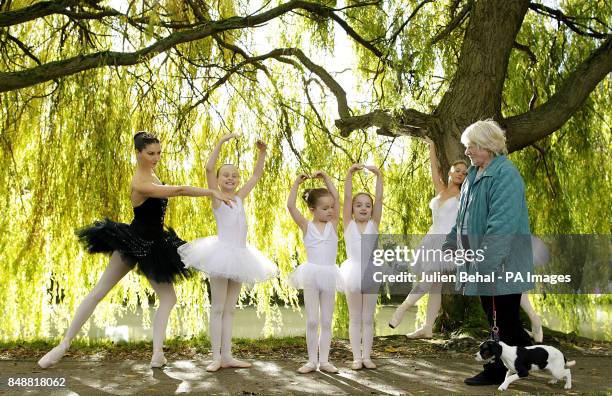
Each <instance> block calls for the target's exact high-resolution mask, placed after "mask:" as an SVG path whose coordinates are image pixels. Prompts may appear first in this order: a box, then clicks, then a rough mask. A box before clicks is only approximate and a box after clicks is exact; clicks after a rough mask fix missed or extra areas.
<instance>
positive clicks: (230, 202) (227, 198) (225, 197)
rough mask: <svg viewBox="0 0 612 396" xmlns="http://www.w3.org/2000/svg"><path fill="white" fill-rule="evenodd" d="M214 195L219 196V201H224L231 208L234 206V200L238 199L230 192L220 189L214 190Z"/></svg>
mask: <svg viewBox="0 0 612 396" xmlns="http://www.w3.org/2000/svg"><path fill="white" fill-rule="evenodd" d="M213 197H215V198H217V199H218V200H219V201H221V202H223V203H224V204H226V205H227V206H229V207H230V208H233V207H234V202H235V201H236V200H235V199H234V198H232V197H231V196H230V195H229V194H227V193H224V192H221V191H219V190H213Z"/></svg>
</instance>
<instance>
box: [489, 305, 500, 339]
mask: <svg viewBox="0 0 612 396" xmlns="http://www.w3.org/2000/svg"><path fill="white" fill-rule="evenodd" d="M492 299H493V327H492V328H491V336H492V338H493V341H495V342H499V327H497V310H496V309H495V296H492Z"/></svg>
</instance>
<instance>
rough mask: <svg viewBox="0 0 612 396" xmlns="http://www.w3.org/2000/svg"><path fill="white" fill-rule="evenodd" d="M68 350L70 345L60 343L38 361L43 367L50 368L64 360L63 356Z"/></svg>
mask: <svg viewBox="0 0 612 396" xmlns="http://www.w3.org/2000/svg"><path fill="white" fill-rule="evenodd" d="M66 351H68V346H67V345H64V344H59V345H58V346H56V347H55V348H53V349H51V350H50V351H49V352H47V354H46V355H45V356H43V357H42V358H41V359H40V360H39V361H38V365H39V366H40V368H43V369H46V368H49V367H51V366H53V365H54V364H57V363H58V362H59V361H60V360H62V357H63V356H64V355H65V354H66Z"/></svg>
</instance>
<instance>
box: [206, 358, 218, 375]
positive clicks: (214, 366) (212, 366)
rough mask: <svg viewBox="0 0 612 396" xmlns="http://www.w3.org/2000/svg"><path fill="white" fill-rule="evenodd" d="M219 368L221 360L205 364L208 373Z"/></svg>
mask: <svg viewBox="0 0 612 396" xmlns="http://www.w3.org/2000/svg"><path fill="white" fill-rule="evenodd" d="M220 368H221V360H213V361H212V362H211V363H210V364H209V365H208V366H206V371H208V372H209V373H214V372H215V371H218V370H219V369H220Z"/></svg>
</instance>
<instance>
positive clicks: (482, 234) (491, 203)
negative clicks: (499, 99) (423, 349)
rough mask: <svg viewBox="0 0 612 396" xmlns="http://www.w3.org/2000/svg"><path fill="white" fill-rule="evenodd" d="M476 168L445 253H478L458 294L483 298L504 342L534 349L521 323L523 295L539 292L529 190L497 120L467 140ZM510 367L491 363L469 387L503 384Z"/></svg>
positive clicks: (478, 125)
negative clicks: (535, 283) (532, 275)
mask: <svg viewBox="0 0 612 396" xmlns="http://www.w3.org/2000/svg"><path fill="white" fill-rule="evenodd" d="M461 142H462V143H463V144H464V145H465V147H466V150H465V155H467V156H468V157H469V158H470V161H471V165H472V166H471V167H470V168H469V170H468V175H467V178H466V180H465V182H464V183H463V186H462V188H461V195H460V198H459V199H460V203H459V212H458V213H457V220H456V223H455V225H454V226H453V228H452V230H451V232H450V233H449V234H448V235H447V237H446V242H445V243H444V245H443V249H444V250H446V249H452V250H457V253H459V251H461V250H463V254H465V253H466V251H467V250H471V251H474V252H476V251H478V250H480V252H481V255H476V256H475V257H474V260H472V261H471V262H470V261H468V262H467V263H466V264H464V265H457V283H456V289H457V290H458V291H461V292H462V293H463V294H465V295H469V296H480V301H481V304H482V307H483V309H484V311H485V313H486V315H487V318H488V320H489V324H490V325H491V326H492V328H493V325H494V321H493V312H494V310H495V312H496V323H495V324H496V326H497V328H498V329H499V332H498V335H499V338H500V340H501V341H503V342H505V343H507V344H509V345H516V346H527V345H532V343H531V339H530V338H529V335H528V334H527V333H526V332H525V330H523V328H522V326H521V322H520V319H519V310H520V302H521V294H522V293H523V292H525V291H527V290H530V289H532V288H533V283H532V282H530V281H529V279H528V272H531V273H533V257H532V251H531V239H530V232H529V217H528V214H527V203H526V201H525V186H524V184H523V179H522V177H521V175H520V174H519V172H518V170H517V169H516V167H515V166H514V165H513V164H512V162H511V161H510V160H508V159H507V158H506V154H507V153H508V150H507V148H506V136H505V133H504V131H503V130H502V129H501V128H500V126H499V125H498V124H497V123H496V122H495V121H492V120H486V121H478V122H475V123H474V124H472V125H470V126H469V127H467V128H466V130H465V131H464V132H463V134H462V135H461ZM505 374H506V368H505V367H504V365H503V363H502V362H501V361H497V360H496V361H493V362H490V363H487V364H485V366H484V370H483V371H482V372H481V373H479V374H478V375H476V376H474V377H471V378H467V379H466V380H465V383H466V384H468V385H492V384H501V383H502V382H503V380H504V377H505Z"/></svg>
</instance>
